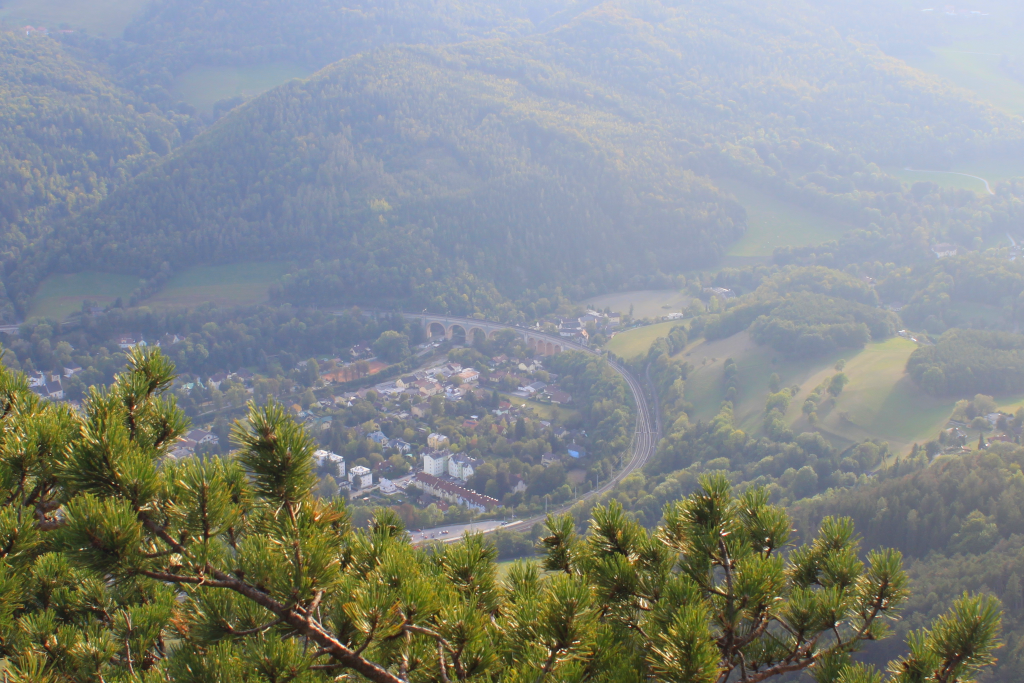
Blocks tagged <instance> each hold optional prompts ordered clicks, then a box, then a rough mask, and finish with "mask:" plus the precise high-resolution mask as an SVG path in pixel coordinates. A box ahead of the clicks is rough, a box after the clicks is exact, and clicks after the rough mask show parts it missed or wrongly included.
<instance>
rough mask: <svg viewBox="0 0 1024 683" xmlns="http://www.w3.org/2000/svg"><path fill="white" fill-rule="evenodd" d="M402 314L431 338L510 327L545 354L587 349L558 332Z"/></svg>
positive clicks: (487, 334) (489, 332)
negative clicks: (551, 332) (414, 322)
mask: <svg viewBox="0 0 1024 683" xmlns="http://www.w3.org/2000/svg"><path fill="white" fill-rule="evenodd" d="M365 313H366V314H367V315H387V314H388V313H390V311H366V312H365ZM337 314H338V315H340V312H339V313H337ZM402 316H403V317H404V318H405V319H406V320H417V321H419V322H420V324H422V325H423V329H424V330H425V331H426V333H427V336H428V337H430V338H432V339H437V338H439V337H443V338H444V339H452V338H453V337H455V336H456V335H458V336H463V337H465V338H466V341H468V342H472V341H473V340H474V339H476V336H477V335H478V334H479V335H483V336H484V337H485V338H487V339H490V338H493V337H494V335H495V334H497V333H498V332H501V331H503V330H510V331H512V332H514V333H516V334H517V335H518V336H519V337H520V338H522V340H523V341H525V342H526V345H527V347H528V348H530V349H533V350H535V351H536V352H537V353H539V354H541V355H544V356H553V355H555V354H556V353H561V352H562V351H566V350H568V349H575V350H585V348H586V347H583V346H581V345H579V344H577V343H575V342H572V341H570V340H568V339H563V338H562V337H559V336H558V335H557V334H550V333H547V332H540V331H538V330H534V329H531V328H529V327H523V326H521V325H511V324H506V323H496V322H491V321H489V320H476V319H473V318H459V317H456V316H451V315H433V314H429V313H402Z"/></svg>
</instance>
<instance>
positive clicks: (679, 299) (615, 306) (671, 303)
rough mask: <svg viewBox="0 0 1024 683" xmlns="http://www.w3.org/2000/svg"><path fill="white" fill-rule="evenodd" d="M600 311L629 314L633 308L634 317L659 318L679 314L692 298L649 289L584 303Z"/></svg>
mask: <svg viewBox="0 0 1024 683" xmlns="http://www.w3.org/2000/svg"><path fill="white" fill-rule="evenodd" d="M582 303H583V304H585V305H586V306H589V307H590V308H592V309H594V310H598V311H603V310H604V309H605V308H610V309H611V310H612V312H613V313H624V314H626V313H629V307H630V306H632V307H633V317H634V318H636V319H640V318H659V317H661V316H663V315H668V314H669V313H674V312H675V313H677V312H679V311H681V310H683V309H684V308H686V307H687V306H689V305H690V297H689V296H687V295H686V294H683V293H682V292H679V291H676V290H674V289H647V290H641V291H636V292H620V293H618V294H605V295H604V296H597V297H591V298H589V299H587V300H586V301H583V302H582Z"/></svg>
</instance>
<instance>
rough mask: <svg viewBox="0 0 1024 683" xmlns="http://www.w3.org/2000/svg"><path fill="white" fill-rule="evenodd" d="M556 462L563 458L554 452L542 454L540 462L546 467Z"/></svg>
mask: <svg viewBox="0 0 1024 683" xmlns="http://www.w3.org/2000/svg"><path fill="white" fill-rule="evenodd" d="M556 462H561V458H559V457H558V456H557V455H555V454H554V453H545V454H544V455H542V456H540V464H541V465H543V466H544V467H551V466H552V465H554V464H555V463H556Z"/></svg>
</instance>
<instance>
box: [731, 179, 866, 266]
mask: <svg viewBox="0 0 1024 683" xmlns="http://www.w3.org/2000/svg"><path fill="white" fill-rule="evenodd" d="M715 184H716V185H718V186H719V187H720V188H721V189H723V190H725V191H727V192H730V193H732V194H733V195H734V196H735V197H736V199H737V201H739V203H740V204H742V205H743V207H744V208H745V209H746V210H747V232H746V234H744V235H743V237H741V238H740V239H739V240H738V241H736V243H734V244H733V245H732V247H731V248H730V249H729V251H728V252H727V253H726V258H725V262H726V263H727V264H730V262H735V264H736V265H741V264H742V263H744V262H746V261H751V260H763V259H764V258H767V257H769V256H771V255H772V252H773V251H774V250H775V249H776V248H777V247H788V246H793V247H797V246H803V245H807V244H817V243H819V242H827V241H828V240H831V239H836V238H838V237H840V236H841V235H842V234H843V233H844V232H846V231H848V230H852V229H853V226H852V225H850V224H847V223H843V222H842V221H839V220H836V219H835V218H831V217H829V216H824V215H822V214H819V213H817V212H815V211H812V210H810V209H806V208H803V207H801V206H798V205H796V204H794V203H792V202H788V201H785V200H784V199H780V198H778V197H776V196H775V195H773V194H772V193H770V192H768V191H766V190H762V189H760V188H758V187H754V186H753V185H749V184H747V183H744V182H740V181H737V180H730V179H716V180H715Z"/></svg>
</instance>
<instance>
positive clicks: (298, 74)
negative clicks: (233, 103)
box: [174, 62, 312, 111]
mask: <svg viewBox="0 0 1024 683" xmlns="http://www.w3.org/2000/svg"><path fill="white" fill-rule="evenodd" d="M310 73H312V72H311V71H310V70H309V69H308V68H306V67H303V66H299V65H297V64H290V63H287V62H276V63H272V64H260V65H253V66H246V67H234V66H200V67H195V68H192V69H189V70H188V71H186V72H185V73H183V74H181V75H180V76H179V77H178V78H176V79H175V81H174V91H175V93H176V94H177V95H179V96H180V97H181V98H182V99H183V100H185V101H186V102H188V103H189V104H191V105H192V106H193V107H195V108H196V109H200V110H202V111H210V110H212V109H213V105H214V104H215V103H216V102H219V101H220V100H224V99H227V98H230V97H239V96H241V97H247V98H248V97H255V96H256V95H259V94H260V93H263V92H266V91H267V90H270V89H271V88H274V87H276V86H279V85H281V84H282V83H285V82H287V81H290V80H291V79H293V78H305V77H306V76H308V75H310Z"/></svg>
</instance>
